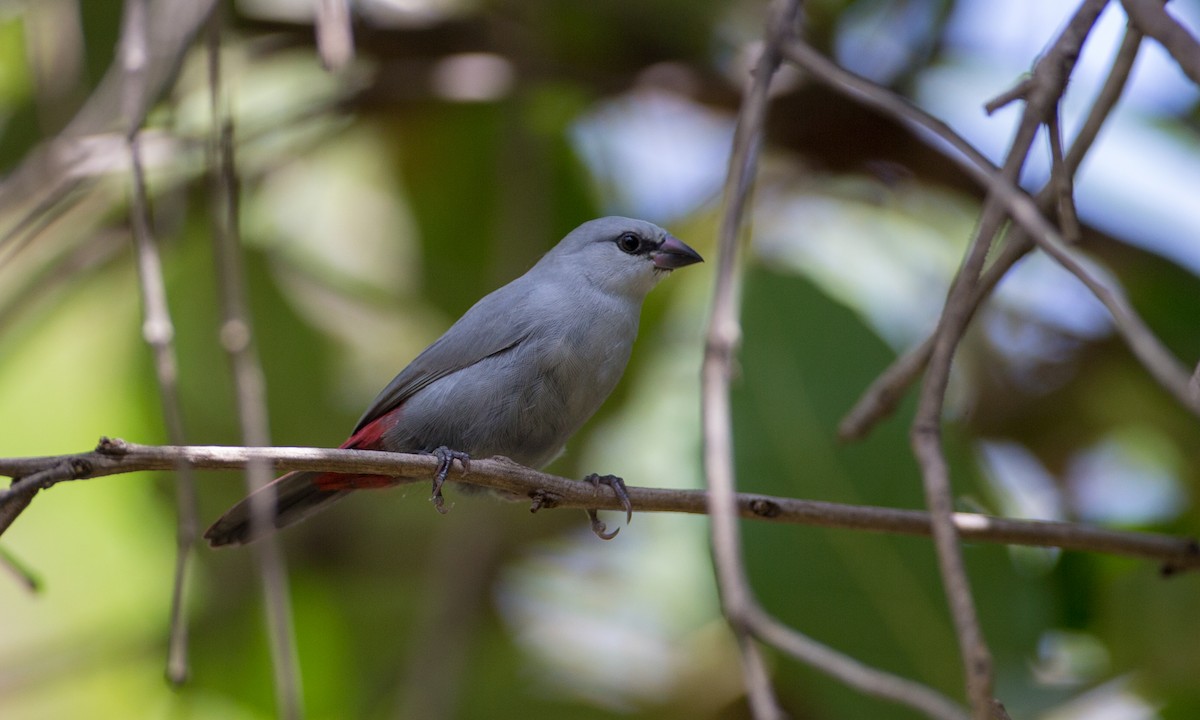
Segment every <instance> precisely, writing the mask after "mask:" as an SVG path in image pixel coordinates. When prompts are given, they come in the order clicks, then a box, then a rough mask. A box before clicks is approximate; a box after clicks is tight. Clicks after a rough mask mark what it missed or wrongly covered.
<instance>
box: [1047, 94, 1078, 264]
mask: <svg viewBox="0 0 1200 720" xmlns="http://www.w3.org/2000/svg"><path fill="white" fill-rule="evenodd" d="M1059 114H1060V109H1059V108H1055V109H1054V114H1053V115H1051V116H1050V119H1049V121H1048V122H1047V123H1046V135H1047V137H1048V139H1049V142H1050V183H1049V185H1048V186H1047V187H1048V188H1050V189H1052V190H1053V192H1054V195H1055V197H1056V198H1057V200H1056V203H1055V204H1056V206H1057V208H1058V226H1059V228H1061V230H1060V232H1062V236H1063V239H1064V240H1066V241H1067V242H1068V243H1071V244H1072V245H1077V244H1078V243H1079V240H1080V238H1081V237H1082V235H1083V232H1082V230H1080V228H1079V215H1078V213H1076V212H1075V177H1074V173H1073V172H1072V171H1071V169H1070V168H1069V167H1067V163H1066V159H1065V158H1064V157H1063V142H1062V125H1061V124H1060V123H1059Z"/></svg>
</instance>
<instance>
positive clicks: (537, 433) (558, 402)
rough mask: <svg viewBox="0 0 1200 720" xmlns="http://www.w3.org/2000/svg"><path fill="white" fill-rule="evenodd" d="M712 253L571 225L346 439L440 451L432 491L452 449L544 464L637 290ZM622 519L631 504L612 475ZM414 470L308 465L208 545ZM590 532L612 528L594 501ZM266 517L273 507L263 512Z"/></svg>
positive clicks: (587, 410) (221, 523)
mask: <svg viewBox="0 0 1200 720" xmlns="http://www.w3.org/2000/svg"><path fill="white" fill-rule="evenodd" d="M699 262H703V258H702V257H701V256H700V254H699V253H697V252H696V251H695V250H693V249H692V248H691V247H689V246H688V245H686V244H685V243H684V242H683V241H681V240H679V239H678V238H676V237H675V236H673V235H671V234H670V233H669V232H667V231H666V230H664V229H663V228H661V227H659V226H657V225H655V224H653V223H650V222H646V221H644V220H637V219H632V218H626V217H615V216H613V217H603V218H599V219H595V220H590V221H588V222H585V223H583V224H582V225H580V226H579V227H577V228H575V229H574V230H572V231H571V232H570V233H568V234H567V235H566V236H565V237H564V238H563V239H562V240H560V241H559V242H558V244H557V245H555V246H554V247H553V248H551V249H550V250H549V251H548V252H547V253H546V254H545V255H543V256H542V257H541V259H540V260H538V261H537V263H535V264H534V265H533V267H531V268H530V269H529V270H528V271H526V272H525V274H524V275H521V276H520V277H518V278H517V279H515V280H513V281H512V282H510V283H508V284H507V285H504V286H503V287H500V288H499V289H497V290H494V291H492V292H491V293H489V294H488V295H486V296H484V297H483V298H482V299H481V300H479V301H478V302H477V303H475V305H473V306H472V307H471V308H470V309H469V310H467V312H466V313H464V314H463V316H462V317H461V318H459V319H458V321H457V322H455V323H454V324H453V325H451V326H450V328H449V329H448V330H447V331H446V332H445V333H444V334H443V335H442V336H441V337H440V338H438V339H437V340H436V341H434V343H433V344H431V345H430V346H429V347H427V348H426V349H425V350H423V351H422V352H421V353H420V354H419V355H417V357H416V358H415V359H413V360H412V362H411V363H409V365H408V366H407V367H405V368H404V369H403V370H401V371H400V373H399V374H398V375H396V377H395V378H394V379H393V380H392V381H391V382H390V383H389V384H388V385H387V386H386V387H385V388H384V389H383V390H382V391H381V392H380V393H379V395H378V396H377V397H376V398H375V400H374V401H373V402H372V403H371V405H370V406H369V407H368V408H367V410H366V412H364V413H363V415H362V417H361V418H360V419H359V421H358V424H357V425H356V426H355V427H354V430H353V432H352V433H351V434H350V437H349V438H348V439H347V440H346V441H345V442H344V443H342V445H341V447H342V448H356V449H362V450H384V451H390V452H397V453H428V454H433V455H436V456H437V458H438V467H437V471H436V473H435V475H434V479H433V498H432V500H433V502H434V506H435V507H436V508H437V509H438V510H439V511H440V512H445V508H444V506H443V498H442V484H443V483H444V482H445V480H446V477H447V474H448V473H449V471H450V469H451V467H452V465H453V463H454V461H455V460H458V461H459V463H460V464H461V465H462V467H463V468H464V470H465V469H467V467H468V464H469V462H470V459H471V458H473V457H474V458H485V457H492V456H497V455H500V456H505V457H507V458H509V459H511V460H513V461H515V462H518V463H520V464H522V465H526V466H529V467H533V468H541V467H544V466H545V465H547V464H549V463H550V462H551V461H552V460H554V459H555V458H556V457H558V456H559V455H560V454H561V453H562V452H563V449H564V446H565V445H566V442H567V440H568V438H570V437H571V436H572V435H574V434H575V432H576V431H577V430H579V428H580V427H581V426H582V425H583V424H584V423H585V422H586V421H587V420H588V419H589V418H590V417H591V416H592V415H593V414H594V413H595V412H596V411H597V410H598V409H599V408H600V406H601V404H602V403H603V402H604V400H605V399H606V398H607V397H608V396H609V394H610V393H611V392H612V390H613V388H614V387H616V385H617V382H618V381H619V380H620V378H621V375H622V374H623V373H624V372H625V366H626V364H627V363H628V361H629V356H630V352H631V350H632V347H633V343H634V340H635V338H636V337H637V331H638V322H639V318H640V315H641V309H642V302H643V300H644V299H645V298H646V296H647V294H648V293H649V292H650V290H651V289H652V288H654V286H655V285H656V284H658V282H659V281H660V280H661V279H662V278H663V277H665V276H666V275H669V274H670V273H671V272H672V271H674V270H677V269H679V268H682V267H686V266H688V265H692V264H695V263H699ZM584 480H586V481H589V482H591V483H593V484H594V485H596V486H597V487H599V485H600V484H606V485H609V486H610V487H611V488H612V489H613V491H614V493H616V494H617V496H618V497H619V498H620V499H621V501H622V504H623V506H624V508H625V510H626V522H628V520H629V518H630V517H632V505H631V504H630V502H629V497H628V493H627V492H626V490H625V484H624V482H623V481H622V480H621V479H620V478H619V477H616V476H612V475H605V476H600V475H589V476H587V477H586V478H584ZM403 482H412V481H411V480H406V479H401V478H391V477H385V476H380V475H353V474H345V473H332V472H315V471H299V472H290V473H287V474H285V475H282V476H280V477H278V478H276V479H275V480H273V481H272V482H271V483H269V484H268V485H267V486H266V487H264V488H262V489H260V490H258V491H257V492H258V493H269V496H268V497H272V498H273V500H272V503H273V507H272V508H269V509H270V510H271V514H270V516H269V519H270V522H269V523H267V522H252V515H253V512H252V510H251V508H252V507H253V506H255V505H256V504H257V502H256V500H255V496H254V494H252V495H251V496H249V497H247V498H245V499H243V500H242V501H241V502H239V503H238V504H237V505H235V506H233V507H232V508H231V509H230V510H228V511H227V512H226V513H225V514H224V515H222V516H221V517H220V518H218V519H217V521H216V522H215V523H213V525H212V526H211V527H210V528H209V529H208V530H207V531H206V532H205V534H204V537H205V539H206V540H208V542H209V544H210V545H211V546H213V547H220V546H225V545H241V544H245V543H248V542H251V541H253V540H256V539H258V538H259V537H261V536H263V535H265V534H267V533H269V532H273V531H275V530H277V529H281V528H284V527H287V526H289V525H293V524H294V523H297V522H299V521H300V520H303V519H305V518H308V517H310V516H312V515H313V514H315V513H316V512H318V511H320V510H323V509H325V508H326V507H328V506H329V505H331V504H333V503H334V502H336V501H337V500H340V499H341V498H343V497H345V496H346V495H348V494H349V493H351V492H353V491H355V490H359V489H367V488H378V487H388V486H391V485H397V484H400V483H403ZM588 515H589V517H590V518H591V521H592V530H593V531H594V532H595V533H596V534H597V535H598V536H600V537H601V538H604V539H606V540H607V539H611V538H612V537H613V536H615V535H616V531H613V532H612V533H606V532H605V530H606V527H605V525H604V523H603V522H601V521H600V520H599V519H598V517H597V515H596V511H595V510H589V511H588ZM263 520H266V518H263Z"/></svg>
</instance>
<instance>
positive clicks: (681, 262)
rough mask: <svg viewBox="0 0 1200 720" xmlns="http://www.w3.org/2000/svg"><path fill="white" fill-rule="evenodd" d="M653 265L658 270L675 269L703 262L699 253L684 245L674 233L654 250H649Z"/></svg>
mask: <svg viewBox="0 0 1200 720" xmlns="http://www.w3.org/2000/svg"><path fill="white" fill-rule="evenodd" d="M650 258H651V259H652V260H653V261H654V267H656V268H658V269H659V270H675V269H676V268H681V267H685V266H687V265H692V264H694V263H698V262H704V258H702V257H700V253H698V252H696V251H695V250H693V249H691V248H690V247H688V246H687V245H685V244H684V243H683V242H682V241H681V240H680V239H679V238H677V237H675V236H674V235H668V236H667V239H666V240H663V243H662V245H659V246H658V248H657V249H656V250H652V251H651V252H650Z"/></svg>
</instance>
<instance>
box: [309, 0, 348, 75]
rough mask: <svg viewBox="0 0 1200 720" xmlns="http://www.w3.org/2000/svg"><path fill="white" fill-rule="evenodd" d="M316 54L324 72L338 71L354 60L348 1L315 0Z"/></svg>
mask: <svg viewBox="0 0 1200 720" xmlns="http://www.w3.org/2000/svg"><path fill="white" fill-rule="evenodd" d="M315 1H316V4H317V19H316V26H317V54H318V55H320V56H321V63H322V64H323V65H324V66H325V69H326V70H340V69H341V68H343V67H345V66H346V65H347V64H348V63H349V62H350V61H351V60H353V59H354V30H353V28H351V26H350V2H349V0H315Z"/></svg>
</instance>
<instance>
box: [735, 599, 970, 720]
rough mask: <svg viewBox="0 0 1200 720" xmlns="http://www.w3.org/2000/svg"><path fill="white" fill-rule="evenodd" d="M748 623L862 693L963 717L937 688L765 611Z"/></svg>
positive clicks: (945, 718)
mask: <svg viewBox="0 0 1200 720" xmlns="http://www.w3.org/2000/svg"><path fill="white" fill-rule="evenodd" d="M751 627H752V628H753V630H754V633H755V635H757V636H758V638H759V639H760V640H762V641H763V642H765V643H767V644H768V645H772V646H774V647H777V648H779V649H781V650H783V651H784V652H786V653H788V654H789V655H791V656H792V657H795V658H800V659H802V660H804V661H805V662H807V663H808V664H809V665H812V666H813V667H815V668H818V669H820V670H822V671H823V672H826V673H828V674H829V675H831V676H832V677H834V678H836V679H837V680H838V681H840V682H842V683H844V684H845V685H847V686H849V687H852V688H854V689H856V690H858V691H860V692H862V693H864V694H867V695H871V696H873V697H878V698H882V699H885V700H892V701H893V702H897V703H900V704H903V705H907V706H908V707H911V708H913V709H916V710H919V711H921V712H923V713H925V714H926V715H928V716H929V717H931V718H937V719H938V720H964V718H966V717H967V713H966V709H965V708H963V707H962V706H961V705H959V704H958V703H956V702H953V701H951V700H949V699H948V698H946V697H945V696H944V695H942V694H941V693H939V692H936V691H934V690H931V689H930V688H928V687H926V686H924V685H922V684H920V683H916V682H912V681H911V680H905V679H903V678H900V677H896V676H895V675H892V674H890V673H885V672H880V671H879V670H876V669H875V668H873V667H870V666H868V665H864V664H863V663H862V662H860V661H859V660H856V659H855V658H853V657H850V656H849V655H845V654H843V653H840V652H837V651H836V650H832V649H830V648H828V647H826V646H824V645H822V644H821V643H818V642H815V641H814V640H812V639H811V638H809V637H807V636H805V635H802V634H800V633H798V632H796V631H795V630H793V629H791V628H789V627H788V626H786V625H784V624H783V623H781V622H779V621H778V620H776V619H775V618H772V617H770V616H768V615H766V614H765V613H761V612H755V613H754V615H753V617H752V618H751Z"/></svg>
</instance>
